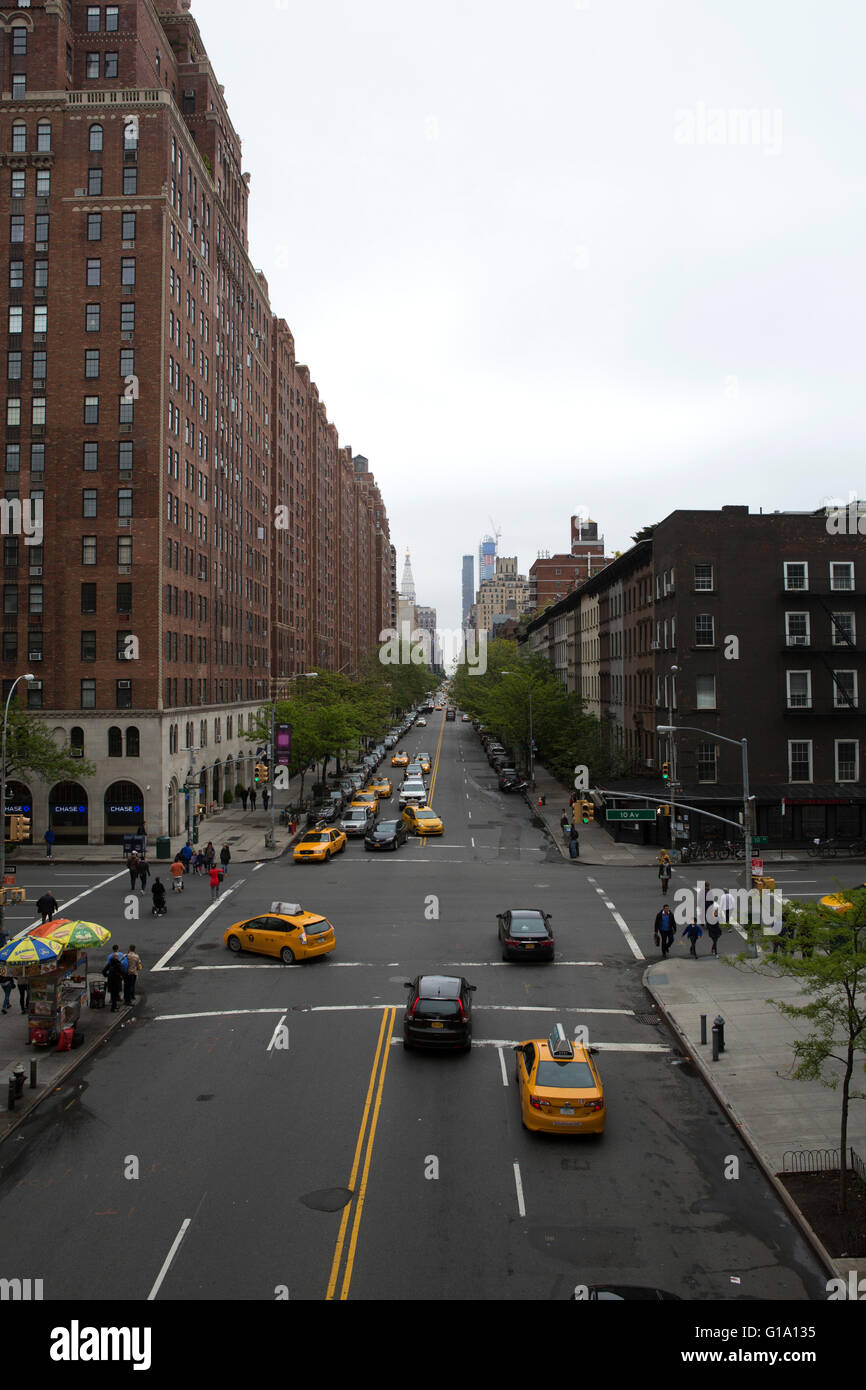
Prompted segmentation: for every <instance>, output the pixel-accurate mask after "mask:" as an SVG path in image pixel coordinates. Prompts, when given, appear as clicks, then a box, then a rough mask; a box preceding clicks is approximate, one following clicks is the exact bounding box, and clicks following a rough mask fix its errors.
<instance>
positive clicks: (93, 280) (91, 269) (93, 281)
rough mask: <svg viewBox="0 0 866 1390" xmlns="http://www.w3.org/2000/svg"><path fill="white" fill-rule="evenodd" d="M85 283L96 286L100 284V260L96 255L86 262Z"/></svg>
mask: <svg viewBox="0 0 866 1390" xmlns="http://www.w3.org/2000/svg"><path fill="white" fill-rule="evenodd" d="M87 283H88V285H96V286H99V285H101V284H102V261H101V260H99V258H98V257H93V258H92V259H90V260H88V262H87Z"/></svg>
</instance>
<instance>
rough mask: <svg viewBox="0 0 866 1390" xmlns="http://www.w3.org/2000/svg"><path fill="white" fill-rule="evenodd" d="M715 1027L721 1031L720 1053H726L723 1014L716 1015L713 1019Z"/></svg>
mask: <svg viewBox="0 0 866 1390" xmlns="http://www.w3.org/2000/svg"><path fill="white" fill-rule="evenodd" d="M713 1027H714V1028H718V1030H719V1051H720V1052H724V1050H725V1020H724V1019H723V1018H722V1015H721V1014H716V1016H715V1018H714V1019H713Z"/></svg>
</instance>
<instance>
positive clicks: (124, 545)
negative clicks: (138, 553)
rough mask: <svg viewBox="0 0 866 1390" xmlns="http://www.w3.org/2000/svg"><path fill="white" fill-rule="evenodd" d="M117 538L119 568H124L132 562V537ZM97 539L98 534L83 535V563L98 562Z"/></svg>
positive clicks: (91, 563) (92, 563) (93, 563)
mask: <svg viewBox="0 0 866 1390" xmlns="http://www.w3.org/2000/svg"><path fill="white" fill-rule="evenodd" d="M131 505H132V503H131V500H130V506H131ZM130 515H131V513H130ZM115 540H116V541H117V565H118V568H119V569H123V568H124V567H126V566H129V565H131V564H132V537H131V536H116V537H115ZM97 541H98V537H96V536H82V537H81V563H82V565H95V564H97V563H98V558H97Z"/></svg>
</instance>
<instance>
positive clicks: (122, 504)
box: [117, 487, 132, 516]
mask: <svg viewBox="0 0 866 1390" xmlns="http://www.w3.org/2000/svg"><path fill="white" fill-rule="evenodd" d="M117 515H118V516H132V488H131V487H121V488H118V490H117Z"/></svg>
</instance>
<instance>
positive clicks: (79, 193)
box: [75, 188, 87, 198]
mask: <svg viewBox="0 0 866 1390" xmlns="http://www.w3.org/2000/svg"><path fill="white" fill-rule="evenodd" d="M75 197H76V198H86V197H87V189H86V188H76V190H75Z"/></svg>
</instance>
